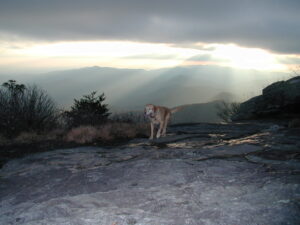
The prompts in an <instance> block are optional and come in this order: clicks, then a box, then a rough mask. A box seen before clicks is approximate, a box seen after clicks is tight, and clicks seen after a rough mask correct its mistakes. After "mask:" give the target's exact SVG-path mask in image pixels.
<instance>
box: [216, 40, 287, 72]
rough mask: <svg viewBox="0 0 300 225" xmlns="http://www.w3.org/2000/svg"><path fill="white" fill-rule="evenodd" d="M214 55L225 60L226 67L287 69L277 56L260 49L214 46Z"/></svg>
mask: <svg viewBox="0 0 300 225" xmlns="http://www.w3.org/2000/svg"><path fill="white" fill-rule="evenodd" d="M211 46H212V47H214V50H213V52H212V55H213V56H214V57H215V58H220V59H222V60H224V61H225V62H224V63H225V65H226V64H227V65H229V66H231V67H235V68H241V69H255V70H271V71H276V70H277V71H279V70H286V69H287V68H286V67H285V66H284V65H282V64H280V63H279V62H278V61H277V59H276V56H275V55H273V54H271V53H269V52H267V51H265V50H263V49H258V48H243V47H239V46H237V45H234V44H229V45H221V44H213V45H211Z"/></svg>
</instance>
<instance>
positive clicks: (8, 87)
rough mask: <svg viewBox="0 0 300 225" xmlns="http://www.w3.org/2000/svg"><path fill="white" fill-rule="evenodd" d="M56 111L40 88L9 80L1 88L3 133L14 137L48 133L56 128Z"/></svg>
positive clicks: (0, 129) (0, 124)
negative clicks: (32, 133)
mask: <svg viewBox="0 0 300 225" xmlns="http://www.w3.org/2000/svg"><path fill="white" fill-rule="evenodd" d="M57 118H58V114H57V109H56V105H55V103H54V102H53V100H52V99H51V98H50V97H49V96H48V94H47V93H46V92H45V91H44V90H42V89H40V88H38V87H37V86H25V85H24V84H17V82H16V81H15V80H9V81H8V82H5V83H3V84H2V86H1V88H0V133H2V134H3V135H4V136H6V137H10V138H11V137H14V136H17V135H18V134H19V133H21V132H24V131H36V132H41V131H46V130H48V129H52V128H53V127H55V126H56V125H57Z"/></svg>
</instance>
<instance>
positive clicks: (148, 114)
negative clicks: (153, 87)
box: [144, 104, 155, 118]
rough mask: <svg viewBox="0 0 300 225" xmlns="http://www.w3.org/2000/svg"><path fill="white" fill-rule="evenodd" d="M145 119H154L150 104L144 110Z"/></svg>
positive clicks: (153, 109)
mask: <svg viewBox="0 0 300 225" xmlns="http://www.w3.org/2000/svg"><path fill="white" fill-rule="evenodd" d="M144 115H145V117H150V118H154V117H155V106H154V105H152V104H147V105H146V106H145V110H144Z"/></svg>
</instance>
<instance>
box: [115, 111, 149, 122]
mask: <svg viewBox="0 0 300 225" xmlns="http://www.w3.org/2000/svg"><path fill="white" fill-rule="evenodd" d="M110 119H111V120H112V121H114V122H121V123H122V122H123V123H144V122H145V121H146V119H145V117H144V114H143V112H139V111H131V112H123V113H115V114H113V115H112V116H111V117H110Z"/></svg>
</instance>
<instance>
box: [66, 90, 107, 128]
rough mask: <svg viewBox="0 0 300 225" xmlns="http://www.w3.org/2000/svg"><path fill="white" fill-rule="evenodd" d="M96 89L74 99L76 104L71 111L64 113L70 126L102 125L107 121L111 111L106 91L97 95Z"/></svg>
mask: <svg viewBox="0 0 300 225" xmlns="http://www.w3.org/2000/svg"><path fill="white" fill-rule="evenodd" d="M96 93H97V92H96V91H94V92H92V93H91V94H89V95H84V96H83V97H82V98H81V99H79V100H77V99H74V105H73V106H72V107H71V110H70V111H65V112H64V113H63V116H64V118H65V119H66V123H67V126H68V127H78V126H82V125H85V126H87V125H101V124H103V123H104V122H106V121H107V118H108V116H109V115H110V113H109V112H108V108H107V105H106V104H103V103H102V102H103V101H104V100H105V96H104V93H103V94H101V95H99V96H96Z"/></svg>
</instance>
